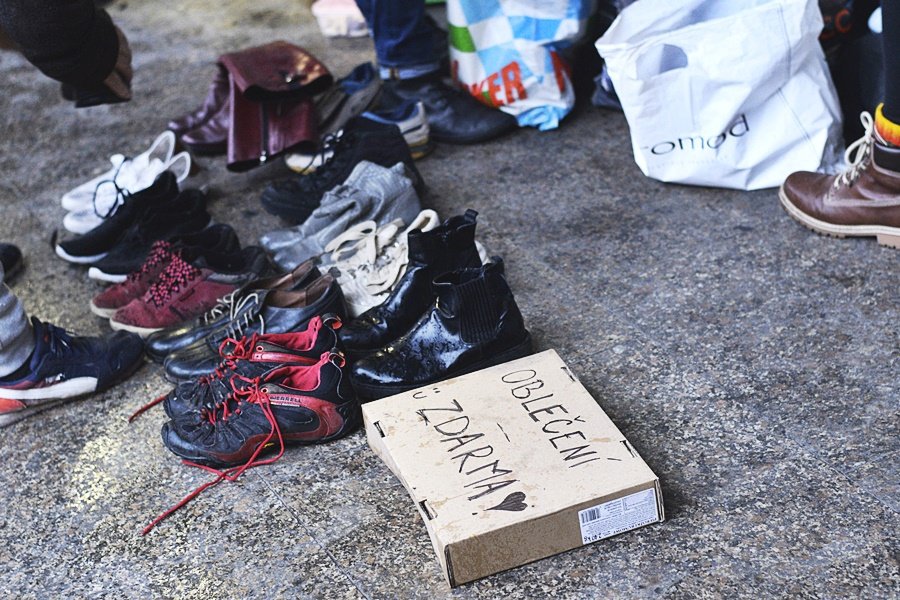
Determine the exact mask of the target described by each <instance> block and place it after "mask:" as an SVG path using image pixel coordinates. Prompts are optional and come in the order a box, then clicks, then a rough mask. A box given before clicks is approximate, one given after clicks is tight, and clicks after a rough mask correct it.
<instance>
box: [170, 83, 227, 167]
mask: <svg viewBox="0 0 900 600" xmlns="http://www.w3.org/2000/svg"><path fill="white" fill-rule="evenodd" d="M229 127H231V98H230V97H227V98H225V103H224V104H223V105H222V107H221V108H220V109H219V112H217V113H216V114H214V115H213V116H212V118H210V119H209V120H207V121H206V122H205V123H203V124H202V125H200V126H199V127H197V128H195V129H192V130H190V131H188V132H187V133H185V134H184V135H182V136H181V143H182V144H184V145H185V146H187V147H188V148H189V149H190V150H191V151H192V152H194V153H195V154H201V155H207V156H210V155H214V154H225V150H226V149H227V148H228V129H229Z"/></svg>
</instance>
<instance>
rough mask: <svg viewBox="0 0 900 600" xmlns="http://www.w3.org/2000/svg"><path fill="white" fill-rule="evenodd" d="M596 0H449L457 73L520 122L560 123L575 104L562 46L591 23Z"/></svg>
mask: <svg viewBox="0 0 900 600" xmlns="http://www.w3.org/2000/svg"><path fill="white" fill-rule="evenodd" d="M590 8H591V2H590V1H589V0H447V19H448V21H449V27H450V59H451V65H452V69H451V70H452V73H453V77H454V79H455V80H456V81H457V82H458V83H460V84H461V85H462V86H463V87H465V88H467V89H468V90H469V92H470V93H471V94H472V95H473V96H475V97H476V98H477V99H478V100H480V101H482V102H484V103H485V104H487V105H488V106H493V107H497V108H499V109H500V110H502V111H504V112H507V113H509V114H511V115H514V116H515V117H516V118H517V119H518V121H519V125H520V126H533V127H538V128H540V129H541V130H544V129H552V128H554V127H557V126H558V125H559V121H560V120H561V119H562V118H563V117H565V116H566V115H567V114H568V113H569V111H571V110H572V107H573V106H574V105H575V92H574V90H573V88H572V81H571V79H570V77H569V73H568V66H567V65H566V64H565V62H564V61H563V59H562V58H561V57H560V56H559V54H558V53H557V50H559V49H560V48H561V47H564V46H566V45H567V44H569V43H570V42H571V41H572V40H573V39H574V38H575V37H576V36H577V35H578V33H579V31H582V30H583V28H584V24H585V22H586V20H587V16H588V14H589V12H590Z"/></svg>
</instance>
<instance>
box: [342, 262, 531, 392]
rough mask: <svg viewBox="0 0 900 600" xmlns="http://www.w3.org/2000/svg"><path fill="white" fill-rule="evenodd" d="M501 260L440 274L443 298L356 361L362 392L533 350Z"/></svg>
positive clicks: (354, 374) (394, 388) (395, 388)
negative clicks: (382, 345) (399, 333)
mask: <svg viewBox="0 0 900 600" xmlns="http://www.w3.org/2000/svg"><path fill="white" fill-rule="evenodd" d="M495 260H496V262H492V263H490V264H487V265H485V266H483V267H479V268H475V269H461V270H458V271H454V272H452V273H445V274H443V275H441V276H440V277H438V278H437V279H435V280H434V290H435V293H436V294H437V302H435V304H434V305H433V306H432V308H431V309H430V310H429V311H428V312H426V313H425V314H424V315H422V317H421V318H420V319H419V320H418V322H417V323H416V324H415V325H414V326H413V328H412V329H411V330H410V331H409V332H408V333H407V334H406V335H404V336H403V337H401V338H400V339H398V340H395V341H394V342H393V343H392V344H391V345H390V346H388V347H386V348H383V349H382V350H379V351H378V352H375V353H374V354H372V355H371V356H368V357H366V358H363V359H362V360H360V361H358V362H357V363H356V364H355V365H353V368H352V370H351V377H350V380H351V382H352V383H353V387H354V388H355V389H356V393H357V394H358V395H359V396H360V397H362V398H365V399H375V398H383V397H385V396H390V395H393V394H399V393H400V392H404V391H406V390H411V389H414V388H417V387H421V386H423V385H428V384H429V383H434V382H437V381H440V380H442V379H448V378H450V377H456V376H458V375H462V374H464V373H470V372H472V371H477V370H479V369H484V368H486V367H490V366H493V365H498V364H500V363H504V362H507V361H510V360H513V359H516V358H521V357H522V356H526V355H528V354H531V335H530V334H529V333H528V330H526V329H525V323H524V322H523V320H522V314H521V313H520V312H519V307H518V306H516V301H515V298H513V295H512V292H511V291H510V289H509V285H507V283H506V279H505V278H504V277H503V261H501V260H499V259H495Z"/></svg>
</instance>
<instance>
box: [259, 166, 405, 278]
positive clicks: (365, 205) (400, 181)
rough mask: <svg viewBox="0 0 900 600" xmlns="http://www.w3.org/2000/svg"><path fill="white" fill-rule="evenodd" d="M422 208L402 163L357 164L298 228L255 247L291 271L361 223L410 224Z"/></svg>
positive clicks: (270, 236) (267, 237)
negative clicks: (385, 164) (271, 255)
mask: <svg viewBox="0 0 900 600" xmlns="http://www.w3.org/2000/svg"><path fill="white" fill-rule="evenodd" d="M420 210H422V207H421V205H420V203H419V196H418V195H417V194H416V190H415V188H414V187H413V184H412V180H410V178H409V177H407V175H406V167H405V166H404V165H403V163H397V164H396V165H394V166H393V167H391V168H390V169H387V168H385V167H382V166H380V165H376V164H375V163H371V162H368V161H362V162H360V163H359V164H358V165H356V167H355V168H354V169H353V171H352V172H351V173H350V176H349V177H347V180H346V181H345V182H344V183H342V184H341V185H339V186H337V187H335V188H334V189H332V190H330V191H328V192H326V193H325V195H324V196H323V197H322V203H321V205H320V206H319V207H318V208H317V209H316V210H315V211H313V213H312V215H310V217H309V218H308V219H307V220H306V221H304V222H303V223H302V224H300V225H297V226H295V227H291V228H289V229H279V230H276V231H270V232H269V233H267V234H265V235H264V236H263V237H262V238H261V239H260V244H262V246H263V247H264V248H265V249H266V250H268V251H269V252H271V253H272V254H274V256H275V262H276V264H278V266H279V267H282V268H285V269H291V268H293V267H295V266H296V265H298V264H300V263H301V262H303V261H305V260H307V259H309V258H311V257H314V256H318V255H320V254H322V253H323V252H324V251H325V245H326V244H327V243H328V242H330V241H331V240H332V239H334V238H335V237H337V236H338V235H340V234H341V233H343V232H344V231H345V230H347V229H349V228H350V227H352V226H353V225H355V224H357V223H359V222H361V221H375V222H376V223H377V224H379V225H380V224H383V223H388V222H390V221H393V220H394V219H402V220H403V222H404V223H410V222H412V221H413V220H414V219H415V218H416V216H417V215H418V214H419V211H420Z"/></svg>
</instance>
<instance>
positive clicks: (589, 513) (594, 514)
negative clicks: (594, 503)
mask: <svg viewBox="0 0 900 600" xmlns="http://www.w3.org/2000/svg"><path fill="white" fill-rule="evenodd" d="M579 516H580V517H581V524H582V525H584V524H585V523H590V522H591V521H596V520H597V519H599V518H600V509H599V508H589V509H587V510H583V511H581V514H580V515H579Z"/></svg>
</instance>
